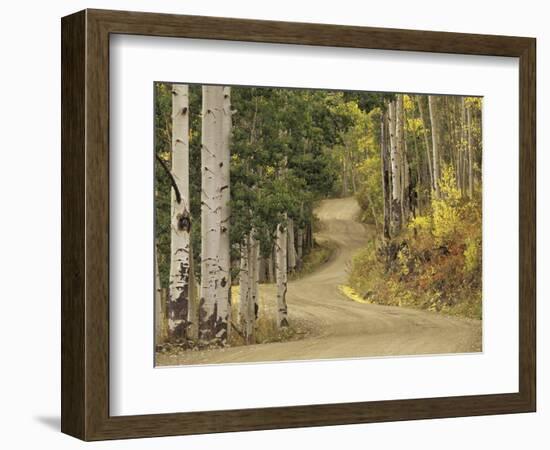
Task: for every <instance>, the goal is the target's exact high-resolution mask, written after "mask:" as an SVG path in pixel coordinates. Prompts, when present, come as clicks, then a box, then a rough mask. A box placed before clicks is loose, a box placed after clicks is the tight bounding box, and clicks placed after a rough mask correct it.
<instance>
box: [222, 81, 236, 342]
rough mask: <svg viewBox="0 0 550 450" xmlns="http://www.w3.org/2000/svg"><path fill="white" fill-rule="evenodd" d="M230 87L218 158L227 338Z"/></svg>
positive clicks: (230, 130)
mask: <svg viewBox="0 0 550 450" xmlns="http://www.w3.org/2000/svg"><path fill="white" fill-rule="evenodd" d="M231 115H232V111H231V88H230V87H229V86H225V87H224V88H223V115H222V120H223V124H222V149H221V158H220V163H219V166H220V178H221V180H220V183H221V187H220V191H221V193H220V195H221V218H220V219H221V223H220V255H219V257H220V266H221V268H222V271H223V272H224V273H225V274H226V278H227V281H226V283H225V285H222V286H221V290H222V294H221V295H222V296H224V297H226V298H227V305H228V308H227V311H228V314H227V322H228V325H227V339H228V340H229V338H230V337H231V313H232V310H231V251H230V248H231V242H230V236H229V221H230V218H231V206H230V201H231V182H230V179H229V178H230V155H231V136H232V126H233V122H232V117H231Z"/></svg>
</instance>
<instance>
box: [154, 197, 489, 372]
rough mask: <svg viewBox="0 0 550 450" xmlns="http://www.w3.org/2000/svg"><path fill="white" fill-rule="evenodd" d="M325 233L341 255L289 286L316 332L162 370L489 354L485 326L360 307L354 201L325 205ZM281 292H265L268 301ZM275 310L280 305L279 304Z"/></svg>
mask: <svg viewBox="0 0 550 450" xmlns="http://www.w3.org/2000/svg"><path fill="white" fill-rule="evenodd" d="M316 213H317V216H318V217H319V219H320V221H321V224H322V230H321V231H320V232H319V233H318V234H317V235H316V239H318V240H328V241H332V242H333V243H334V245H335V246H336V250H335V252H334V254H333V256H332V257H331V259H330V260H329V261H328V262H327V263H326V264H324V265H323V266H322V267H321V268H320V269H319V270H317V271H316V272H314V273H312V274H311V275H309V276H307V277H304V278H302V279H300V280H297V281H294V282H290V283H289V286H288V294H287V301H288V310H289V315H290V321H293V320H296V321H299V322H303V323H306V324H307V326H308V328H309V329H312V330H313V332H311V333H310V334H309V335H308V336H307V337H305V338H304V339H301V340H296V341H290V342H280V343H270V344H259V345H252V346H243V347H234V348H227V349H220V350H209V351H193V352H184V353H182V354H180V355H177V356H175V355H172V356H168V355H160V356H159V360H158V363H159V364H161V365H180V364H217V363H239V362H257V361H282V360H304V359H326V358H350V357H365V356H386V355H417V354H435V353H469V352H477V351H481V322H480V321H477V320H467V319H460V318H455V317H447V316H444V315H441V314H438V313H432V312H427V311H420V310H413V309H407V308H399V307H391V306H379V305H370V304H362V303H357V302H354V301H352V300H349V299H348V298H347V297H346V296H344V295H343V294H342V293H341V292H340V290H339V288H338V286H339V285H341V284H344V283H345V282H346V278H347V273H346V269H347V267H349V263H350V261H351V258H352V257H353V254H354V253H355V252H356V251H358V250H359V249H360V248H361V246H362V245H363V244H365V242H366V241H367V239H368V237H369V236H368V233H367V231H366V229H365V227H364V226H363V225H362V224H360V223H359V222H357V220H356V217H357V215H358V214H359V206H358V205H357V202H356V201H355V200H354V199H353V198H344V199H333V200H325V201H323V202H322V203H321V204H320V206H319V208H318V209H317V211H316ZM273 294H274V289H273V287H272V286H271V287H270V286H262V296H264V299H265V297H271V296H272V295H273ZM268 300H269V302H270V303H273V304H274V303H275V300H274V299H273V301H271V299H270V298H268Z"/></svg>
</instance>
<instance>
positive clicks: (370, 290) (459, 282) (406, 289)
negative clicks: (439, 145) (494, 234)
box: [349, 168, 482, 319]
mask: <svg viewBox="0 0 550 450" xmlns="http://www.w3.org/2000/svg"><path fill="white" fill-rule="evenodd" d="M456 185H457V183H456V178H455V174H454V172H453V170H452V168H444V169H443V171H442V176H441V181H440V193H441V195H440V197H439V198H437V199H435V198H434V199H433V200H432V203H431V209H430V210H428V211H426V213H425V214H424V215H422V216H417V217H415V218H412V219H411V220H410V221H409V223H408V225H407V226H406V227H404V229H403V231H402V232H401V233H400V234H399V235H398V236H396V237H394V238H393V239H391V240H389V241H386V240H382V241H378V242H371V243H370V244H368V245H367V246H366V247H365V248H363V249H362V250H360V251H359V252H358V253H357V254H356V256H355V258H354V259H353V262H352V266H351V270H350V275H349V284H350V286H351V287H352V288H353V289H354V290H355V291H356V292H357V293H358V294H359V295H360V296H361V297H362V298H363V299H364V300H365V301H368V302H372V303H378V304H385V305H395V306H409V307H415V308H422V309H427V310H432V311H440V312H443V313H447V314H453V315H460V316H464V317H470V318H478V319H479V318H481V309H482V308H481V244H482V239H481V229H482V227H481V202H480V199H479V198H477V197H475V198H473V199H468V198H465V196H464V195H462V193H461V191H460V190H459V189H458V188H457V187H456ZM478 196H479V194H478Z"/></svg>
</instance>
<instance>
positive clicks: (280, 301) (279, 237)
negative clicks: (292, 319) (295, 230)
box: [275, 224, 288, 328]
mask: <svg viewBox="0 0 550 450" xmlns="http://www.w3.org/2000/svg"><path fill="white" fill-rule="evenodd" d="M276 233H277V234H276V242H275V274H276V279H277V327H278V328H283V327H287V326H288V309H287V305H286V291H287V256H286V250H287V230H286V227H284V226H283V225H281V224H278V225H277V231H276Z"/></svg>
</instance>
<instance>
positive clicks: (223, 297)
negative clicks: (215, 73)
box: [199, 85, 230, 345]
mask: <svg viewBox="0 0 550 450" xmlns="http://www.w3.org/2000/svg"><path fill="white" fill-rule="evenodd" d="M224 122H225V120H224V88H223V87H222V86H206V85H205V86H203V88H202V148H201V164H202V177H201V180H202V193H201V234H202V239H201V295H200V297H201V298H200V304H199V339H200V340H201V341H203V342H209V343H214V344H220V345H225V344H226V343H227V337H228V323H229V321H228V319H229V309H230V308H229V307H230V305H229V297H228V295H227V289H226V287H227V286H228V285H230V280H229V275H230V274H229V265H228V264H227V261H226V260H224V257H223V256H221V255H222V254H225V252H226V251H228V250H227V249H225V248H224V246H225V245H227V246H228V243H229V239H226V238H225V237H223V238H222V234H224V233H225V234H228V233H229V224H228V223H226V222H224V220H225V219H226V217H225V216H224V215H223V214H222V212H223V211H224V207H223V204H222V199H223V197H224V195H223V191H224V190H225V189H228V188H229V186H228V184H227V182H228V180H226V179H224V176H223V174H222V172H221V168H222V164H221V163H223V162H224V161H227V159H228V156H227V155H223V153H224V151H225V152H227V151H228V150H229V149H228V147H227V146H225V145H224ZM222 264H223V265H222Z"/></svg>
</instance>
